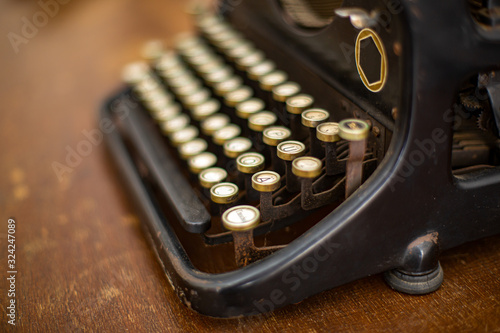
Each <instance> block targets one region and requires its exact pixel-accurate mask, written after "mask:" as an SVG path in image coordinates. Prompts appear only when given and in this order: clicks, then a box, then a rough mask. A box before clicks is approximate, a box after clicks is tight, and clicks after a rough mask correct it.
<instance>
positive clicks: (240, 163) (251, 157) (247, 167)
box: [236, 153, 265, 173]
mask: <svg viewBox="0 0 500 333" xmlns="http://www.w3.org/2000/svg"><path fill="white" fill-rule="evenodd" d="M264 162H265V159H264V156H262V155H261V154H259V153H245V154H242V155H240V156H238V158H237V159H236V164H237V168H238V170H239V171H240V172H243V173H256V172H258V171H261V170H262V169H264Z"/></svg>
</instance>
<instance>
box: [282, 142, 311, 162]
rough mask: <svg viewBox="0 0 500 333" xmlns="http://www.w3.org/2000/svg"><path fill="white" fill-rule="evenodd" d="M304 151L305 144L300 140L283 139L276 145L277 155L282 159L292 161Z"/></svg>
mask: <svg viewBox="0 0 500 333" xmlns="http://www.w3.org/2000/svg"><path fill="white" fill-rule="evenodd" d="M305 152H306V146H305V145H304V144H303V143H302V142H300V141H283V142H281V143H280V144H279V145H278V157H279V158H281V159H282V160H284V161H293V160H294V159H295V158H297V157H299V156H302V155H304V154H305Z"/></svg>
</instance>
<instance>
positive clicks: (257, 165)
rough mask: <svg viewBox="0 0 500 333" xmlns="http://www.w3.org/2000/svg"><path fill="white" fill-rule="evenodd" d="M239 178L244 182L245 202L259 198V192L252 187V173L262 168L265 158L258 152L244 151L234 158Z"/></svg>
mask: <svg viewBox="0 0 500 333" xmlns="http://www.w3.org/2000/svg"><path fill="white" fill-rule="evenodd" d="M236 164H237V168H238V171H239V172H240V175H239V180H240V182H242V183H244V184H245V196H246V199H247V202H253V201H256V200H258V199H259V193H258V192H257V191H256V190H255V189H254V188H253V187H252V175H253V174H254V173H256V172H259V171H261V170H263V169H264V166H265V158H264V156H263V155H261V154H259V153H245V154H242V155H240V156H238V158H237V159H236Z"/></svg>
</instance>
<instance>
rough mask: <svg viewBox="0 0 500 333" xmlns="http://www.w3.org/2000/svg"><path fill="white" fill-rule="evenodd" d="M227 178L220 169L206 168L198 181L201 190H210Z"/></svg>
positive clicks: (224, 171) (225, 173)
mask: <svg viewBox="0 0 500 333" xmlns="http://www.w3.org/2000/svg"><path fill="white" fill-rule="evenodd" d="M226 178H227V171H226V170H224V169H222V168H217V167H213V168H208V169H205V170H203V171H202V172H200V174H199V175H198V179H199V181H200V185H201V186H202V187H203V188H207V189H210V188H211V187H212V186H214V185H216V184H218V183H221V182H223V181H224V180H226Z"/></svg>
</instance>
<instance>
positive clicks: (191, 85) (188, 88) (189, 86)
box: [172, 79, 202, 100]
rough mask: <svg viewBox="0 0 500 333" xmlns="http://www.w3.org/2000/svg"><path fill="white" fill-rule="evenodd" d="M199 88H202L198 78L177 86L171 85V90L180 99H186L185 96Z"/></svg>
mask: <svg viewBox="0 0 500 333" xmlns="http://www.w3.org/2000/svg"><path fill="white" fill-rule="evenodd" d="M201 89H202V86H201V83H200V81H199V80H196V79H193V80H189V81H186V82H185V84H183V85H182V86H179V87H174V86H173V85H172V90H173V91H174V92H175V94H176V95H177V97H179V99H181V100H183V99H186V98H187V96H189V95H192V94H194V93H196V92H197V91H199V90H201Z"/></svg>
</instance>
